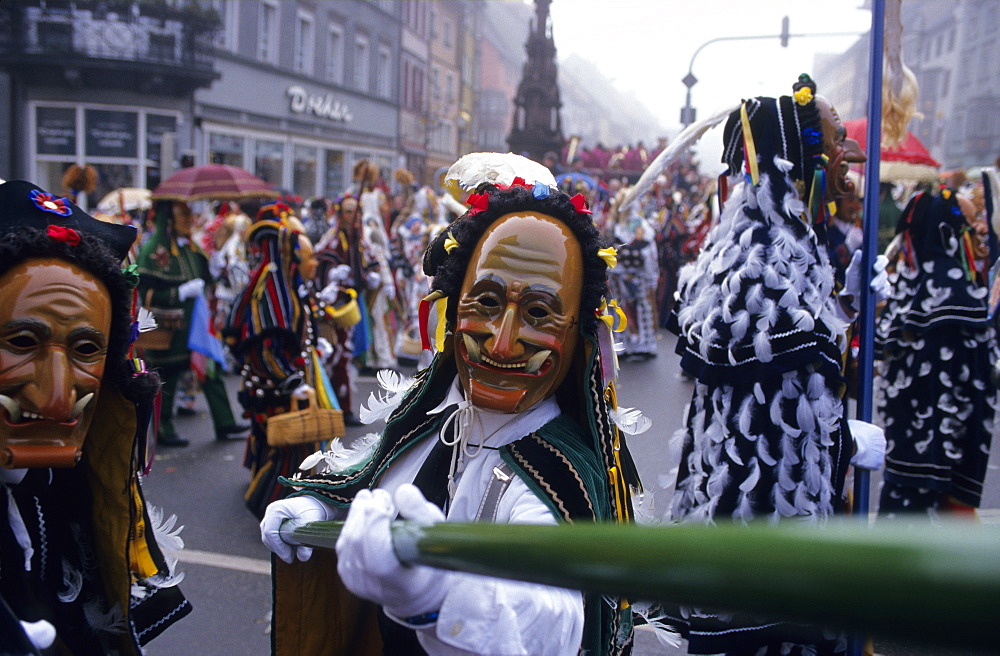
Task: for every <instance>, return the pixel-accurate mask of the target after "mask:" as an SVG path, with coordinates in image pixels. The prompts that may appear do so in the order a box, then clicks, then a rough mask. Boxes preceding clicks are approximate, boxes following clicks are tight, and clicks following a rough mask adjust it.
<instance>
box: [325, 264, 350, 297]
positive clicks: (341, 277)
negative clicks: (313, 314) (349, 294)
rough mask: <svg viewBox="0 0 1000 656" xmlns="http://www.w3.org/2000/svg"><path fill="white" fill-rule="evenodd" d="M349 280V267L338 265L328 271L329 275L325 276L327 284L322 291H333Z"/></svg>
mask: <svg viewBox="0 0 1000 656" xmlns="http://www.w3.org/2000/svg"><path fill="white" fill-rule="evenodd" d="M350 279H351V267H350V265H347V264H338V265H337V266H335V267H333V269H331V270H330V273H328V274H327V275H326V281H327V283H329V284H328V285H327V286H326V288H325V289H324V290H323V291H326V290H327V289H329V288H330V287H333V288H334V289H335V290H336V288H337V287H339V286H340V285H343V284H344V283H346V282H347V281H348V280H350Z"/></svg>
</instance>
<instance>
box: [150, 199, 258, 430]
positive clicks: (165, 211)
mask: <svg viewBox="0 0 1000 656" xmlns="http://www.w3.org/2000/svg"><path fill="white" fill-rule="evenodd" d="M153 222H154V231H153V235H152V237H150V238H149V240H148V241H147V242H146V243H145V244H144V245H143V247H142V249H141V250H140V251H139V258H138V261H137V264H138V268H139V299H140V302H141V303H142V305H143V306H144V307H146V308H147V309H149V310H150V311H151V312H153V315H154V316H155V317H157V321H158V322H159V323H160V324H161V325H162V326H163V327H165V328H168V329H173V336H172V337H171V340H170V345H169V346H168V347H167V348H165V349H162V350H161V349H147V350H146V360H147V361H148V362H149V364H150V366H152V367H155V368H156V369H157V371H158V372H159V374H160V378H161V379H162V380H163V388H162V390H163V391H162V393H163V401H162V406H161V408H160V430H159V433H158V434H157V436H156V443H157V444H158V445H160V446H178V447H180V446H187V445H188V443H189V441H188V440H187V439H186V438H184V437H181V436H180V435H178V434H177V429H176V428H175V427H174V421H173V418H174V397H175V396H176V393H177V382H178V380H179V379H180V377H181V375H183V374H184V372H185V371H187V370H188V368H189V367H190V364H191V351H190V349H189V348H188V329H189V325H190V320H191V313H192V311H193V309H194V303H195V299H196V298H197V297H198V296H199V295H201V294H202V293H204V291H205V287H206V285H210V284H211V282H212V279H211V276H210V274H209V272H208V258H207V257H205V254H204V253H203V252H202V251H201V249H200V248H198V246H197V245H196V244H195V243H194V241H193V240H192V239H191V227H192V223H193V216H192V214H191V208H190V207H188V204H187V203H185V202H183V201H176V200H159V201H157V202H156V203H155V204H154V205H153ZM202 390H203V391H204V393H205V400H206V401H207V402H208V410H209V413H210V414H211V416H212V425H213V426H214V427H215V438H216V439H217V440H226V439H228V438H229V437H230V436H238V437H242V436H241V435H240V433H245V432H246V431H247V430H249V426H247V425H242V424H237V423H236V419H235V418H234V416H233V411H232V408H231V407H230V405H229V396H228V394H227V393H226V387H225V384H224V382H223V380H222V373H221V372H220V371H219V369H218V367H209V370H208V371H207V372H206V374H205V382H204V383H203V385H202Z"/></svg>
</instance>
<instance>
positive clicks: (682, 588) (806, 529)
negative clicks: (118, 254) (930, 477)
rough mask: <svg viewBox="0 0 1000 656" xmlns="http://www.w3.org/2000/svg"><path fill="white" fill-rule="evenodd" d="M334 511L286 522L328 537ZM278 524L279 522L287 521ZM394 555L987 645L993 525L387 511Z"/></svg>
mask: <svg viewBox="0 0 1000 656" xmlns="http://www.w3.org/2000/svg"><path fill="white" fill-rule="evenodd" d="M341 526H342V523H341V522H313V523H310V524H305V525H300V526H298V527H291V526H289V527H288V528H289V529H292V530H291V536H292V539H293V540H294V541H297V542H301V543H303V544H307V545H311V546H315V547H322V548H333V547H334V545H335V544H336V541H337V535H338V534H339V532H340V527H341ZM284 530H285V529H283V531H284ZM392 532H393V542H394V546H395V548H396V552H397V554H398V555H399V557H400V560H401V561H403V562H407V563H414V564H422V565H429V566H433V567H440V568H444V569H452V570H461V571H466V572H473V573H476V574H484V575H489V576H497V577H502V578H511V579H518V580H523V581H531V582H535V583H543V584H546V585H554V586H560V587H565V588H572V589H578V590H583V591H587V592H599V593H603V594H609V595H620V596H623V597H626V598H628V599H630V600H633V601H638V600H644V601H661V602H667V603H674V604H685V605H692V606H700V607H706V608H715V609H718V610H724V611H744V612H750V613H756V614H759V615H762V616H764V617H766V618H769V619H777V620H785V621H792V622H801V623H805V624H810V625H816V626H825V627H829V628H834V629H845V630H856V631H865V632H871V633H873V634H878V635H884V636H890V637H896V638H902V639H904V640H908V641H911V642H913V641H917V642H919V643H921V644H923V643H935V642H936V643H941V644H947V645H951V646H952V647H953V648H954V647H959V646H965V647H974V648H983V649H988V650H993V649H995V648H996V645H997V638H996V632H995V629H994V626H995V623H996V619H997V617H1000V531H998V530H997V529H994V528H987V527H981V526H975V525H970V524H968V523H966V524H945V525H943V526H930V525H927V526H920V527H919V528H915V527H914V526H913V525H912V524H908V525H906V526H904V525H890V524H886V523H881V522H880V523H879V524H877V525H875V526H874V527H871V528H869V527H867V526H863V525H860V524H859V523H858V522H853V523H851V522H833V523H829V524H827V525H825V526H822V527H819V526H813V525H793V524H789V525H779V526H771V525H765V524H758V525H750V526H742V525H719V526H701V525H674V526H665V527H642V526H635V525H624V526H622V525H613V524H572V525H560V526H532V525H512V524H486V523H481V524H459V523H448V522H446V523H440V524H434V525H429V526H426V525H424V526H422V525H419V524H414V523H411V522H395V523H394V524H393V528H392Z"/></svg>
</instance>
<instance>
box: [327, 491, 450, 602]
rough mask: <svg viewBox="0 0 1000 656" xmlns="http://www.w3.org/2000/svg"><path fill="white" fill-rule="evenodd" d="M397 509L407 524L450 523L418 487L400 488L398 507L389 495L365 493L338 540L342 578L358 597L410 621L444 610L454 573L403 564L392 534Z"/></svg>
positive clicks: (356, 499) (356, 501) (357, 500)
mask: <svg viewBox="0 0 1000 656" xmlns="http://www.w3.org/2000/svg"><path fill="white" fill-rule="evenodd" d="M397 507H398V508H399V512H400V516H401V517H403V518H404V519H412V520H416V521H421V522H443V521H444V513H442V512H441V509H440V508H438V507H437V506H435V505H434V504H432V503H431V502H429V501H427V500H426V499H424V495H423V494H421V493H420V490H418V489H417V488H416V487H415V486H414V485H410V484H406V485H402V486H400V488H399V489H398V490H397V491H396V504H395V505H394V504H393V502H392V498H391V497H390V496H389V493H388V492H386V491H385V490H374V491H369V490H361V491H360V492H358V494H357V495H356V496H355V497H354V501H353V502H352V503H351V511H350V512H349V513H348V515H347V521H346V522H344V528H343V529H342V530H341V531H340V537H339V538H338V539H337V573H338V574H340V579H341V580H342V581H343V582H344V585H345V586H347V589H348V590H350V591H351V592H353V593H354V594H356V595H357V596H359V597H362V598H364V599H368V600H370V601H374V602H375V603H377V604H381V605H382V606H383V608H384V609H385V611H386V612H387V613H391V614H392V615H394V616H395V617H398V618H407V617H414V616H416V615H420V614H423V613H428V612H432V611H436V610H438V609H439V608H440V607H441V602H443V601H444V596H445V592H446V590H447V585H446V580H447V578H448V576H449V574H447V573H445V572H442V571H441V570H437V569H434V568H432V567H425V566H423V565H412V566H411V565H404V564H402V563H400V562H399V558H398V557H397V556H396V552H395V551H394V549H393V546H392V533H391V532H390V530H389V527H390V525H391V523H392V520H393V517H395V516H396V509H397Z"/></svg>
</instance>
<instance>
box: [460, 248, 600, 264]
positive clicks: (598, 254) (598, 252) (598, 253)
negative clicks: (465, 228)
mask: <svg viewBox="0 0 1000 656" xmlns="http://www.w3.org/2000/svg"><path fill="white" fill-rule="evenodd" d="M445 248H448V246H447V244H445ZM597 257H599V258H601V259H602V260H604V263H605V264H607V265H608V268H609V269H614V268H615V267H616V266H618V250H617V249H616V248H615V247H614V246H608V247H607V248H601V249H599V250H598V251H597Z"/></svg>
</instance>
